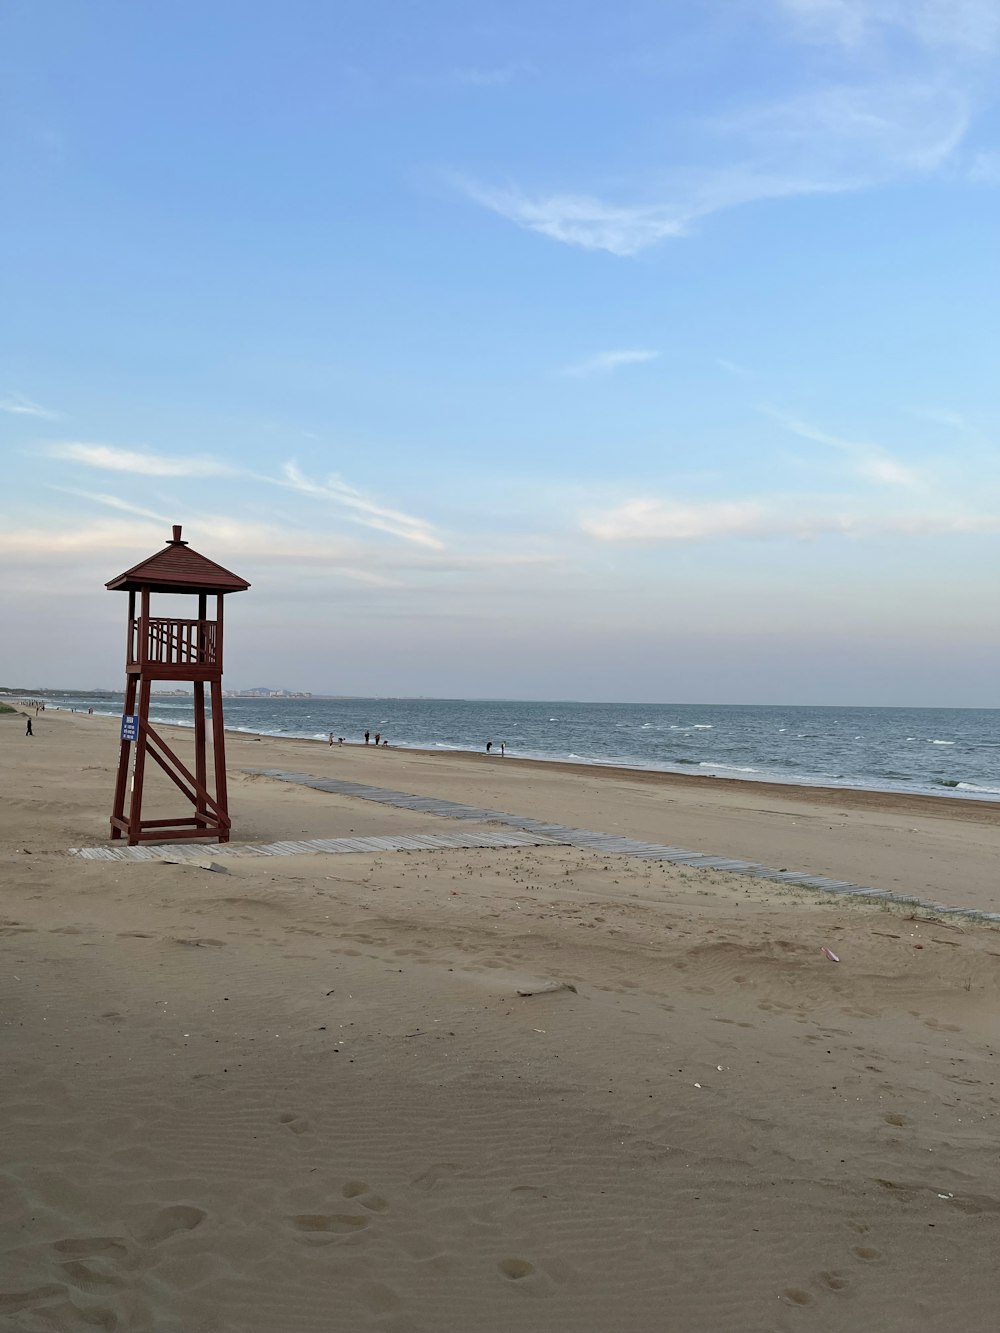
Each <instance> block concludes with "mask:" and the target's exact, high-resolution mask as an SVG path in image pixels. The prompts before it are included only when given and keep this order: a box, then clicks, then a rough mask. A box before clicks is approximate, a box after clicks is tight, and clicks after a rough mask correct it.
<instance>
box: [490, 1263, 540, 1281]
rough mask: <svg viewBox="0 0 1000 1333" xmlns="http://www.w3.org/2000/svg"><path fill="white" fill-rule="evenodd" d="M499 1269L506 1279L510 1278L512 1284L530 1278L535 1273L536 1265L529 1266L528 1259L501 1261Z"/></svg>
mask: <svg viewBox="0 0 1000 1333" xmlns="http://www.w3.org/2000/svg"><path fill="white" fill-rule="evenodd" d="M497 1267H498V1268H499V1269H500V1272H501V1273H503V1275H504V1277H509V1278H510V1280H511V1282H520V1280H521V1279H522V1278H525V1277H530V1276H531V1274H532V1273H533V1272H534V1271H535V1265H534V1264H529V1263H528V1261H527V1259H501V1260H500V1262H499V1264H498V1265H497Z"/></svg>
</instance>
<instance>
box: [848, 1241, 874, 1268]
mask: <svg viewBox="0 0 1000 1333" xmlns="http://www.w3.org/2000/svg"><path fill="white" fill-rule="evenodd" d="M851 1253H852V1254H853V1255H854V1257H855V1259H860V1260H861V1262H862V1263H865V1264H876V1263H878V1261H879V1260H880V1259H881V1258H882V1251H881V1250H876V1249H875V1247H874V1246H872V1245H855V1246H854V1248H853V1249H852V1250H851Z"/></svg>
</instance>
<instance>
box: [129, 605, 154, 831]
mask: <svg viewBox="0 0 1000 1333" xmlns="http://www.w3.org/2000/svg"><path fill="white" fill-rule="evenodd" d="M148 596H149V594H148V593H144V594H143V600H145V599H146V598H147V597H148ZM149 688H150V682H149V681H148V680H145V679H143V680H142V681H141V682H140V684H139V717H140V718H141V719H142V720H143V721H145V719H146V718H148V717H149ZM145 769H146V731H145V728H144V727H142V726H140V728H139V735H138V737H137V738H136V742H135V767H134V768H133V770H132V798H131V800H130V801H129V807H128V845H129V846H130V847H134V846H135V845H136V843H137V842H138V841H139V834H140V833H141V832H142V778H143V774H144V772H145Z"/></svg>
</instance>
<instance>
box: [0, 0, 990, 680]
mask: <svg viewBox="0 0 1000 1333" xmlns="http://www.w3.org/2000/svg"><path fill="white" fill-rule="evenodd" d="M998 73H1000V4H998V3H997V0H947V3H946V2H945V0H713V2H712V3H708V2H707V0H700V2H697V3H696V2H695V0H691V2H689V3H685V0H676V2H675V3H670V4H664V3H662V2H661V3H655V4H654V3H629V2H628V0H626V2H625V3H617V4H615V5H613V6H612V5H610V4H600V5H599V4H589V5H588V4H581V3H573V4H570V3H552V2H551V0H532V3H520V2H519V0H514V2H512V0H504V3H492V2H491V0H482V3H477V4H473V5H470V4H468V3H433V0H431V2H429V3H427V4H425V5H421V6H410V5H404V4H402V3H396V4H387V3H379V2H378V0H367V2H366V3H364V4H362V3H355V2H351V0H347V2H345V3H338V4H336V5H333V4H325V3H320V2H319V0H311V2H310V3H303V2H302V0H290V2H289V0H286V2H285V3H283V4H281V5H278V4H272V3H266V4H265V3H260V2H258V0H240V3H226V2H225V0H213V3H212V4H210V5H205V4H203V3H197V4H196V3H188V2H186V0H173V2H172V3H171V4H170V5H131V4H127V3H124V2H123V0H120V2H119V3H107V2H105V0H91V3H88V4H86V5H81V4H78V3H76V0H65V2H63V0H41V2H39V0H6V2H5V3H4V4H3V5H2V7H0V89H2V92H0V108H2V130H0V196H2V198H3V201H4V203H3V208H2V209H0V241H2V249H0V253H2V256H3V258H2V260H0V311H2V315H0V458H2V461H3V475H4V478H5V486H4V493H3V495H2V498H0V561H2V564H3V569H4V572H5V574H6V577H5V578H4V579H3V589H2V593H0V597H2V599H3V607H2V612H3V615H4V623H5V626H6V629H7V632H6V633H5V634H4V636H3V639H2V642H0V681H5V682H7V683H18V684H30V683H38V684H49V685H72V684H77V685H82V686H90V685H95V684H102V685H114V684H116V683H117V681H118V676H119V672H120V655H121V630H122V622H123V620H124V610H125V608H124V599H123V598H120V597H113V596H111V595H110V594H107V593H106V592H104V590H103V586H102V585H103V583H104V582H105V581H106V580H107V579H109V578H111V577H112V576H113V575H115V574H117V573H118V572H120V570H122V569H123V568H125V567H127V566H129V565H131V564H133V563H135V562H136V560H138V559H139V558H141V557H142V556H144V555H146V554H148V553H149V552H151V551H152V550H154V549H156V547H157V546H158V545H159V544H160V543H161V542H162V541H163V540H164V539H165V538H166V537H167V536H168V534H169V526H170V524H171V523H173V522H182V523H183V524H184V527H185V535H186V536H187V537H189V538H190V540H191V542H192V544H193V545H194V546H196V547H197V548H198V549H201V550H203V551H204V552H205V554H207V555H209V556H211V557H213V558H215V559H217V560H219V561H220V562H221V563H222V564H225V565H228V566H230V567H231V568H234V569H236V570H237V571H238V572H239V573H241V574H243V575H244V576H245V577H247V578H248V579H250V580H251V581H252V583H253V585H254V586H253V589H252V590H251V592H249V593H247V594H245V595H240V596H239V597H238V598H235V599H234V601H233V604H232V608H231V619H230V635H229V638H228V676H227V679H228V680H229V682H230V683H231V684H233V685H249V684H258V683H264V682H267V683H270V684H274V685H281V686H288V687H300V688H305V689H312V690H314V691H331V692H344V693H358V694H363V693H368V692H375V693H396V694H407V693H414V694H436V695H445V696H447V695H456V694H460V695H469V696H485V695H493V696H496V695H503V696H510V697H522V698H523V697H528V698H530V697H541V698H544V697H550V698H551V697H561V698H591V699H623V700H663V701H704V702H713V701H718V702H777V703H873V704H889V703H900V704H942V705H946V704H954V705H963V704H971V705H989V704H993V703H995V702H996V698H997V695H996V689H997V685H996V682H997V657H998V650H1000V630H998V628H997V621H996V616H995V609H994V608H995V601H996V595H995V583H996V576H997V555H998V547H1000V463H998V453H997V448H996V439H997V429H998V424H1000V423H998V416H1000V413H998V403H997V390H996V385H997V383H998V367H997V365H996V362H997V338H996V310H997V308H998V304H1000V302H998V297H1000V291H998V288H1000V281H998V273H1000V268H998V263H997V250H998V245H997V236H998V225H997V224H998V220H1000V219H998V211H1000V210H998V199H1000V190H998V187H1000V105H998V98H997V95H996V89H997V88H998V87H1000V82H998Z"/></svg>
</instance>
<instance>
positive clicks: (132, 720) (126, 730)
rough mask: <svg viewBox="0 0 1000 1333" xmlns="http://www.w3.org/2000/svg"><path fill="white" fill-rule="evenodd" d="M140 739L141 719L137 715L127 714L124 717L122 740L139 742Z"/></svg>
mask: <svg viewBox="0 0 1000 1333" xmlns="http://www.w3.org/2000/svg"><path fill="white" fill-rule="evenodd" d="M138 739H139V718H138V717H137V715H136V714H135V713H125V714H124V715H123V717H122V740H123V741H137V740H138Z"/></svg>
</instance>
